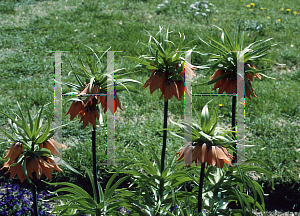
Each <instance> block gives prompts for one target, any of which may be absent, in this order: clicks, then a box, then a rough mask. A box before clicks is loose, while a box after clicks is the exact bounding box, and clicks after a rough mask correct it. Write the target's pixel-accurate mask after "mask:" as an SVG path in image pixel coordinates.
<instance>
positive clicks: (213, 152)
mask: <svg viewBox="0 0 300 216" xmlns="http://www.w3.org/2000/svg"><path fill="white" fill-rule="evenodd" d="M217 160H218V159H217V153H216V147H215V146H212V147H211V165H212V166H216V165H217Z"/></svg>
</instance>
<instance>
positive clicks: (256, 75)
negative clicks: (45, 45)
mask: <svg viewBox="0 0 300 216" xmlns="http://www.w3.org/2000/svg"><path fill="white" fill-rule="evenodd" d="M254 76H255V77H256V78H258V79H260V80H261V76H260V75H259V74H258V73H257V74H255V75H254ZM251 81H252V80H251Z"/></svg>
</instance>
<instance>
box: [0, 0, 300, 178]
mask: <svg viewBox="0 0 300 216" xmlns="http://www.w3.org/2000/svg"><path fill="white" fill-rule="evenodd" d="M170 2H172V5H171V3H168V4H166V3H165V6H163V7H161V8H160V9H158V8H157V6H158V4H161V3H163V2H162V1H146V0H144V1H135V0H131V1H129V0H128V1H125V0H124V1H108V0H104V1H101V2H98V1H90V0H87V1H84V3H83V2H82V1H74V0H69V1H33V0H27V1H25V0H20V1H15V2H11V1H9V2H8V1H0V4H2V5H5V7H6V8H7V9H6V10H5V12H3V11H0V12H1V13H0V26H1V29H2V30H1V33H0V50H1V52H0V73H1V82H0V90H1V93H2V98H1V100H0V107H1V110H3V111H5V112H8V113H10V114H12V111H17V106H16V101H19V102H20V104H24V103H27V104H28V106H29V107H32V110H37V108H38V107H40V106H41V105H42V104H46V103H48V102H51V104H49V105H48V107H47V108H46V112H45V115H46V114H53V108H52V107H53V100H54V99H53V73H54V72H53V71H54V68H53V61H54V54H53V53H51V52H46V51H49V50H64V51H70V52H66V53H63V54H62V61H63V65H62V73H63V77H62V81H63V82H70V81H74V78H69V77H68V76H67V74H68V72H69V71H70V70H71V67H70V65H69V63H68V61H69V59H71V61H72V63H75V62H76V59H77V56H78V51H79V50H81V51H83V50H84V45H88V46H90V47H93V48H94V49H96V50H106V49H108V48H109V47H111V50H115V51H120V50H121V51H123V52H122V53H116V54H115V68H126V70H127V71H131V70H133V69H134V66H135V63H134V62H133V61H131V60H128V59H126V58H124V56H139V55H141V54H148V50H147V48H145V47H144V46H143V45H142V43H147V42H148V36H147V35H146V34H145V33H144V31H143V30H144V29H145V30H147V31H149V32H150V33H155V32H157V31H158V30H159V28H158V26H159V25H160V26H162V27H164V28H169V29H170V30H172V31H174V33H172V35H171V40H174V42H175V44H178V42H179V37H178V34H177V32H178V31H180V32H183V31H184V33H185V36H186V40H185V41H186V43H187V42H189V41H191V40H195V41H194V42H193V43H192V44H191V46H194V45H197V47H196V50H198V51H201V52H213V50H211V49H210V48H209V47H207V46H206V45H205V44H203V43H201V42H200V40H199V39H198V36H200V37H201V38H203V39H204V40H208V38H207V37H208V36H209V37H212V38H214V39H216V40H218V41H219V38H220V31H218V30H217V28H215V27H214V26H213V25H217V26H220V27H221V26H224V27H225V28H227V29H228V30H229V34H232V33H233V29H234V28H233V27H234V26H235V24H236V23H237V21H238V20H240V21H241V23H242V26H243V28H244V29H245V31H246V35H247V37H246V38H245V44H248V43H250V42H252V41H253V40H254V39H255V38H257V39H267V38H270V37H272V38H273V41H274V42H282V43H281V44H279V45H278V46H275V47H273V49H272V51H275V50H277V51H278V52H277V53H276V54H274V55H273V57H272V59H274V60H275V61H276V62H278V63H281V64H286V69H277V66H274V65H269V64H266V65H259V66H260V67H262V68H268V67H270V68H271V69H270V70H269V71H267V72H266V74H267V75H269V76H272V77H275V78H276V80H269V79H266V78H263V79H262V80H261V81H260V80H257V79H256V80H255V81H254V82H253V87H254V89H255V93H256V95H257V97H258V98H252V99H251V100H249V99H246V129H247V133H246V135H247V137H246V139H247V140H248V141H250V142H251V143H252V144H254V145H255V147H252V148H250V149H248V148H247V152H246V155H247V156H249V157H252V156H253V157H256V158H260V159H262V160H263V161H264V162H266V163H267V164H268V166H269V168H270V170H271V171H272V172H273V173H274V177H275V178H278V179H283V180H284V181H287V182H289V181H299V179H300V176H299V171H300V166H299V158H300V144H299V138H298V136H297V135H298V134H299V132H300V129H299V128H300V127H299V125H300V119H299V116H300V110H299V96H298V92H299V90H300V85H299V81H300V70H299V63H298V59H299V46H300V42H299V40H298V38H299V23H300V18H299V16H300V4H299V1H298V0H291V1H288V3H287V2H286V1H276V4H275V3H274V1H271V0H265V1H258V0H257V1H254V0H253V2H250V1H244V0H243V1H237V0H235V1H228V0H226V1H221V2H220V1H216V0H213V1H211V2H212V3H213V4H214V5H215V6H214V7H213V6H210V5H209V9H210V10H211V13H208V12H207V14H206V16H202V13H204V11H203V10H204V9H201V10H199V12H200V13H199V14H198V15H197V16H195V15H194V13H195V11H191V12H187V10H188V9H189V6H190V4H192V3H195V2H194V1H190V0H189V1H185V2H186V4H183V3H182V2H181V1H177V0H176V1H170ZM250 3H254V4H255V6H251V7H250V8H249V7H247V4H250ZM261 7H262V8H266V9H260V8H261ZM0 8H1V7H0ZM281 8H284V11H281V10H280V9H281ZM250 9H252V10H251V11H250ZM286 9H291V10H292V11H291V12H287V11H286ZM1 10H2V9H1ZM216 11H218V12H216ZM293 11H296V12H298V14H297V15H295V14H294V13H293ZM268 17H269V18H268ZM278 19H280V22H279V21H278ZM138 42H139V43H138ZM206 60H207V59H206V58H205V57H203V56H201V55H199V54H196V53H195V54H193V57H192V61H193V64H195V65H203V64H205V63H206ZM75 67H76V64H75ZM206 72H207V71H200V70H198V71H197V72H196V74H197V78H196V79H195V81H196V82H199V83H201V82H203V81H206V80H208V78H209V76H211V75H212V73H210V74H209V75H207V76H203V75H204V74H205V73H206ZM149 75H150V72H149V71H145V70H141V71H140V72H139V73H138V74H137V75H135V76H134V77H133V78H134V79H136V80H139V81H141V82H142V83H144V82H145V81H146V80H147V79H148V77H149ZM212 87H213V86H204V87H201V88H200V87H195V88H194V87H193V93H203V92H211V89H212ZM137 88H138V89H139V90H140V93H139V94H133V93H130V94H128V93H126V92H124V93H121V94H120V95H119V98H120V100H121V103H122V105H123V108H124V110H125V111H123V112H122V111H120V110H118V111H117V112H116V131H115V145H116V153H115V154H116V158H119V157H123V156H125V155H124V152H123V148H121V147H120V146H123V147H126V148H130V149H134V150H136V151H139V152H142V153H144V155H150V154H149V150H148V149H149V147H153V148H154V149H155V150H156V151H157V152H158V154H160V149H161V144H162V132H161V131H159V130H161V129H162V124H163V117H162V116H163V99H161V100H158V98H159V97H160V94H159V95H157V93H156V92H155V93H153V94H152V95H151V94H150V93H149V89H148V88H147V89H143V88H142V85H139V86H137ZM68 90H69V89H67V88H65V87H64V88H63V92H64V93H66V92H68ZM210 99H211V97H210V98H209V97H206V98H203V97H193V107H195V108H196V110H198V111H199V110H200V109H202V107H203V106H204V104H205V103H206V102H207V101H208V100H210ZM214 100H215V101H216V103H217V104H218V103H222V104H223V108H220V109H219V115H223V117H222V118H221V120H222V122H223V124H224V125H230V124H231V100H230V98H226V97H216V98H215V99H214ZM64 102H65V99H64ZM69 106H70V104H67V105H64V106H63V113H66V111H67V110H68V108H69ZM183 108H184V102H183V100H182V101H180V102H177V100H175V99H174V98H173V99H172V100H171V102H170V106H169V116H170V118H171V119H172V120H173V121H178V120H183V118H184V116H183V115H184V113H183ZM6 122H7V119H6V118H5V117H4V116H3V115H0V126H1V127H2V128H6ZM63 122H64V123H68V122H69V116H66V117H65V116H63ZM77 122H79V120H78V121H76V122H75V123H73V124H71V125H68V126H67V127H65V128H64V130H63V139H64V143H66V144H68V143H69V144H70V148H69V149H68V150H66V151H65V152H64V153H63V159H64V160H66V161H67V162H68V163H70V164H71V165H72V166H74V167H75V168H77V169H81V168H80V167H81V166H82V165H86V166H90V167H91V157H92V156H91V151H90V150H89V149H90V147H91V141H90V137H91V133H90V130H91V127H90V126H88V127H87V128H86V129H85V130H81V125H78V124H77ZM170 127H171V126H170ZM0 141H5V138H4V137H3V136H1V134H0ZM140 142H141V143H142V144H141V143H140ZM74 143H75V144H76V143H77V144H76V147H72V145H71V144H73V145H74ZM182 145H183V142H182V141H181V140H179V139H178V138H176V137H173V136H172V135H171V134H170V135H168V142H167V154H168V155H170V156H171V155H174V154H175V153H176V152H177V151H179V150H180V148H181V147H182ZM8 147H9V144H2V145H1V146H0V156H1V158H2V157H3V156H4V154H5V151H4V150H5V149H7V148H8ZM105 147H106V138H105V129H101V128H97V154H98V159H99V162H105V160H106V159H105ZM129 156H130V155H129ZM5 161H6V160H4V159H0V165H1V164H2V163H4V162H5ZM102 168H103V169H104V168H105V167H104V166H103V167H102ZM81 170H82V169H81ZM64 175H65V177H66V176H74V175H75V174H73V173H68V172H64V173H62V174H61V173H59V174H54V178H53V179H58V180H59V179H60V178H59V176H61V178H63V176H64ZM1 178H2V177H1ZM74 181H76V179H75V178H74Z"/></svg>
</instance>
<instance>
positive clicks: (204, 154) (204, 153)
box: [201, 143, 208, 163]
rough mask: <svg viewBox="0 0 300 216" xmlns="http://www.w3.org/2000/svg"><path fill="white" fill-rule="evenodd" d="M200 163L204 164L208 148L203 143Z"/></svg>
mask: <svg viewBox="0 0 300 216" xmlns="http://www.w3.org/2000/svg"><path fill="white" fill-rule="evenodd" d="M201 149H202V150H201V163H205V162H206V158H207V150H208V146H207V145H206V144H205V143H204V144H202V146H201Z"/></svg>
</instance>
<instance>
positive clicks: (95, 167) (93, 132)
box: [92, 127, 100, 203]
mask: <svg viewBox="0 0 300 216" xmlns="http://www.w3.org/2000/svg"><path fill="white" fill-rule="evenodd" d="M92 154H93V175H94V185H95V190H96V197H97V203H100V196H99V187H98V178H97V173H98V172H97V154H96V128H95V127H93V130H92Z"/></svg>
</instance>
